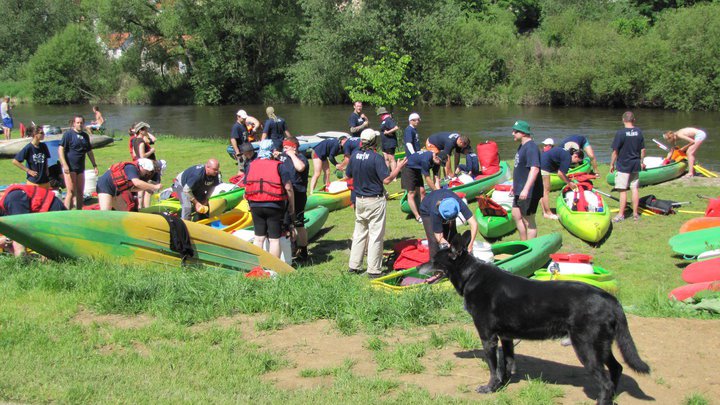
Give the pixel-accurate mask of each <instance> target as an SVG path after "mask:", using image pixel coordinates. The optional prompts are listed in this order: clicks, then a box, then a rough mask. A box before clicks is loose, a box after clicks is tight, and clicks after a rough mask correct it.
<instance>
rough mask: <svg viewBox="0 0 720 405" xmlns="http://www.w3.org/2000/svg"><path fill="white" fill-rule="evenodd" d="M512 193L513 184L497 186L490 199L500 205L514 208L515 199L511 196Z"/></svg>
mask: <svg viewBox="0 0 720 405" xmlns="http://www.w3.org/2000/svg"><path fill="white" fill-rule="evenodd" d="M511 192H512V183H507V184H506V183H502V184H497V185H495V188H494V189H493V192H492V194H491V195H490V198H492V199H493V201H495V202H496V203H498V204H500V205H503V206H505V205H509V206H512V202H513V198H512V197H511V196H510V193H511Z"/></svg>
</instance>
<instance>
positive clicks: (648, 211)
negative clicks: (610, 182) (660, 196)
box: [593, 188, 657, 216]
mask: <svg viewBox="0 0 720 405" xmlns="http://www.w3.org/2000/svg"><path fill="white" fill-rule="evenodd" d="M593 190H595V191H597V192H598V194H602V195H604V196H605V197H608V198H610V199H612V200H615V201H617V202H620V199H619V198H617V197H615V196H614V195H612V194H608V193H606V192H604V191H601V190H598V189H596V188H594V189H593ZM638 208H639V209H640V212H641V213H642V214H643V215H648V216H652V215H657V214H655V213H654V212H653V211H652V210H649V209H647V208H645V207H638Z"/></svg>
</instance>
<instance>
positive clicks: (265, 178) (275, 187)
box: [245, 159, 287, 202]
mask: <svg viewBox="0 0 720 405" xmlns="http://www.w3.org/2000/svg"><path fill="white" fill-rule="evenodd" d="M279 168H280V162H279V161H277V160H272V159H255V160H253V161H252V162H251V163H250V170H249V173H248V175H247V176H245V184H246V185H245V198H246V199H247V200H248V201H257V202H265V201H284V200H287V194H286V193H285V187H284V186H283V184H282V179H281V178H280V170H279Z"/></svg>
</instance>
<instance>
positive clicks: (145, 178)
mask: <svg viewBox="0 0 720 405" xmlns="http://www.w3.org/2000/svg"><path fill="white" fill-rule="evenodd" d="M159 179H160V164H159V163H157V162H154V161H152V160H150V159H145V158H142V159H138V160H137V161H136V162H120V163H115V164H114V165H112V166H110V169H108V171H106V172H105V173H104V174H103V175H102V176H100V178H99V179H98V182H97V193H98V203H99V204H100V210H102V211H110V210H112V209H115V210H117V211H137V203H136V202H135V201H134V199H133V198H132V196H131V193H132V192H133V191H150V192H158V191H160V189H161V188H162V185H161V184H160V183H159ZM150 181H156V183H154V184H153V183H150Z"/></svg>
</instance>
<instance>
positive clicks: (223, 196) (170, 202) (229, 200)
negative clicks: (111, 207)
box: [140, 188, 245, 216]
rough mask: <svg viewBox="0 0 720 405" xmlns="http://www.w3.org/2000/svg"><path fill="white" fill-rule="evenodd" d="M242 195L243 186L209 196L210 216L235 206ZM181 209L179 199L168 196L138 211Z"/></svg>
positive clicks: (169, 211)
mask: <svg viewBox="0 0 720 405" xmlns="http://www.w3.org/2000/svg"><path fill="white" fill-rule="evenodd" d="M244 196H245V188H236V189H234V190H230V191H226V192H224V193H220V194H217V195H214V196H212V197H210V198H209V199H208V202H209V203H210V209H211V211H213V212H211V215H210V216H213V214H215V213H217V214H220V213H222V212H224V211H229V210H231V209H233V208H235V207H237V205H238V204H239V203H240V201H241V200H242V199H243V197H244ZM221 201H224V203H221ZM181 209H182V206H181V205H180V200H178V199H177V198H168V199H165V200H160V201H158V202H157V203H156V204H153V205H151V206H149V207H145V208H142V209H141V210H140V212H144V213H148V214H157V213H161V212H168V213H178V212H180V210H181Z"/></svg>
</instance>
